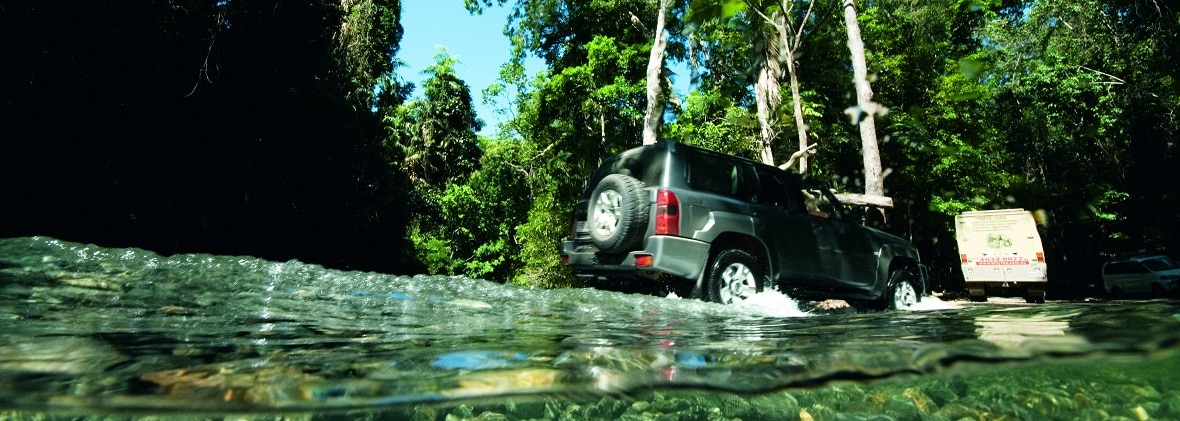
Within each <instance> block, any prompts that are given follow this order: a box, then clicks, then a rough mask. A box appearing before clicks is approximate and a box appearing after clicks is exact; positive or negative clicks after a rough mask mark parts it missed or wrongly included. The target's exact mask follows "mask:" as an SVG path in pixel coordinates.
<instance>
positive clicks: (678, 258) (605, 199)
mask: <svg viewBox="0 0 1180 421" xmlns="http://www.w3.org/2000/svg"><path fill="white" fill-rule="evenodd" d="M561 247H562V250H561V254H562V262H563V264H565V265H567V266H569V267H571V268H573V269H574V270H575V272H576V273H577V274H578V275H579V276H582V277H586V278H590V281H591V282H592V283H595V284H599V285H609V284H610V283H614V285H616V286H619V285H621V286H623V287H624V288H628V289H632V288H630V287H634V288H633V289H635V290H642V289H647V288H642V287H643V286H644V285H645V284H647V285H650V284H652V283H656V282H660V281H663V282H671V283H672V284H673V285H676V284H678V285H681V286H684V287H685V288H683V289H682V290H684V291H688V290H689V288H691V291H692V292H691V294H692V295H693V296H694V297H697V298H703V299H706V300H709V301H713V302H718V303H733V302H738V301H742V300H745V299H747V298H749V297H750V296H751V295H753V294H754V293H756V292H760V291H762V290H763V289H764V288H768V287H770V286H771V285H773V286H776V287H777V288H778V289H779V291H782V292H784V293H786V294H788V295H790V296H791V297H793V298H803V299H809V300H822V299H843V300H847V301H849V302H850V303H852V304H854V305H857V306H858V307H876V308H903V307H907V306H910V305H913V304H915V303H917V302H918V301H920V300H921V297H922V295H924V294H925V293H926V280H925V273H926V272H925V268H924V266H922V264H921V262H920V260H919V258H918V251H917V250H916V249H915V248H914V247H913V245H911V244H910V243H909V242H908V241H906V240H904V239H902V238H899V237H896V236H893V235H890V234H887V233H884V232H881V231H878V230H875V229H872V228H868V227H865V226H863V225H861V224H859V223H857V222H856V221H854V218H853V217H852V216H851V214H849V213H848V212H847V211H845V209H844V208H843V206H842V205H841V204H840V202H839V201H837V200H836V198H835V197H834V196H833V195H832V193H831V190H829V189H828V188H826V187H825V186H823V185H821V184H819V183H815V182H813V181H811V180H808V179H806V178H803V177H800V176H799V175H796V174H793V173H790V172H787V171H783V170H780V169H778V168H775V167H772V166H769V165H763V164H760V163H757V162H754V161H751V160H747V159H743V158H738V157H734V156H730V155H724V154H720V153H716V152H711V151H708V150H704V149H700V148H696V147H692V146H688V145H684V144H679V143H674V142H667V141H665V142H660V143H657V144H654V145H647V146H642V147H638V148H634V149H631V150H628V151H626V152H623V153H621V154H619V155H615V156H612V157H610V158H607V159H606V160H605V161H604V162H603V163H602V165H601V167H599V169H598V170H597V171H596V172H595V173H594V175H593V176H591V178H590V181H589V184H588V187H587V190H586V192H585V194H584V195H583V197H582V200H581V201H579V202H578V204H577V205H576V207H575V209H574V213H573V226H572V227H571V229H570V237H569V238H568V239H567V240H566V241H564V242H563V243H562V246H561Z"/></svg>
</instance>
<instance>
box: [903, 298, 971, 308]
mask: <svg viewBox="0 0 1180 421" xmlns="http://www.w3.org/2000/svg"><path fill="white" fill-rule="evenodd" d="M963 305H964V303H962V302H958V301H943V300H941V299H939V298H938V297H935V296H933V295H926V296H923V297H922V302H920V303H917V304H914V305H913V306H911V307H909V308H906V309H905V311H933V310H955V309H960V308H963Z"/></svg>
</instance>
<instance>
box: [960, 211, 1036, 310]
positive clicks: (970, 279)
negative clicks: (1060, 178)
mask: <svg viewBox="0 0 1180 421" xmlns="http://www.w3.org/2000/svg"><path fill="white" fill-rule="evenodd" d="M955 238H956V240H957V241H958V244H959V260H960V262H961V263H962V266H963V280H964V281H966V282H967V290H968V292H969V293H970V294H971V300H972V301H987V297H988V295H1001V296H1023V297H1024V299H1025V301H1028V302H1030V303H1043V302H1045V283H1046V280H1047V278H1046V275H1047V274H1048V267H1047V265H1046V263H1045V249H1044V247H1042V246H1041V235H1040V233H1038V232H1037V223H1036V220H1035V219H1034V218H1033V215H1032V213H1031V212H1029V211H1026V210H1024V209H1002V210H990V211H977V212H964V213H962V214H960V215H958V216H956V217H955Z"/></svg>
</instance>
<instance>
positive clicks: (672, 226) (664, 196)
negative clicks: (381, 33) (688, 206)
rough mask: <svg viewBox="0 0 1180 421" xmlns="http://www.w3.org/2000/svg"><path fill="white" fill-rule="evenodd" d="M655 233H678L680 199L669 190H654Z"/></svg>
mask: <svg viewBox="0 0 1180 421" xmlns="http://www.w3.org/2000/svg"><path fill="white" fill-rule="evenodd" d="M656 235H680V200H679V199H677V198H676V194H675V193H672V192H671V191H669V190H658V191H656Z"/></svg>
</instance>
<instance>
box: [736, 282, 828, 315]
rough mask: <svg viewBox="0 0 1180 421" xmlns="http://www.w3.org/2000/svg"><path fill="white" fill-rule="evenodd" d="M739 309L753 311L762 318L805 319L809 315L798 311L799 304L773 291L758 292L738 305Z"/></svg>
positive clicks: (785, 295)
mask: <svg viewBox="0 0 1180 421" xmlns="http://www.w3.org/2000/svg"><path fill="white" fill-rule="evenodd" d="M739 305H740V306H741V308H743V309H748V310H751V311H754V312H756V313H758V314H759V315H762V316H771V317H807V316H811V315H812V314H811V313H808V312H806V311H803V310H800V309H799V302H798V301H795V299H793V298H791V297H789V296H787V294H783V293H781V292H778V291H776V290H773V289H768V290H766V291H762V292H759V293H757V294H754V295H753V296H751V297H750V298H749V299H748V300H746V301H743V302H742V303H741V304H739Z"/></svg>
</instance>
